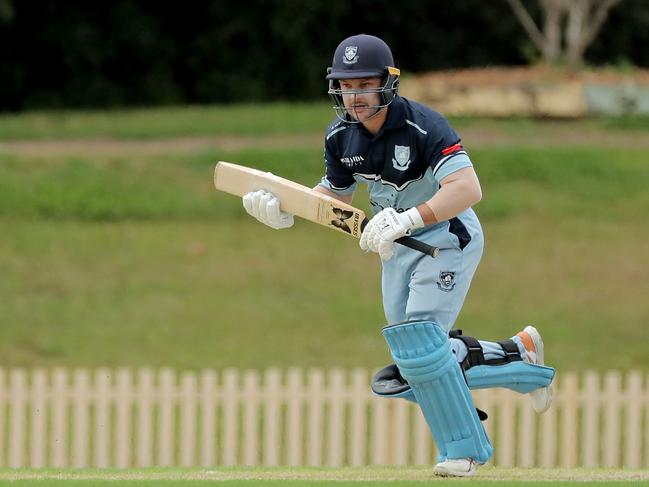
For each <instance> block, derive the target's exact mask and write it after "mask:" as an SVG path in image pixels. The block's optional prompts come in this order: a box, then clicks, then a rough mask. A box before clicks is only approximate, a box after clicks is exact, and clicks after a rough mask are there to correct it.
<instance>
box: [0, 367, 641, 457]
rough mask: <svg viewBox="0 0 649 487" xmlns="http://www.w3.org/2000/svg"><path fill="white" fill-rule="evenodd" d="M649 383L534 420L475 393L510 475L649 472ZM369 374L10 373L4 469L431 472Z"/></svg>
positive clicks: (424, 441) (586, 397) (596, 393)
mask: <svg viewBox="0 0 649 487" xmlns="http://www.w3.org/2000/svg"><path fill="white" fill-rule="evenodd" d="M648 379H649V377H647V374H646V373H643V372H638V371H633V372H629V373H627V374H626V375H622V374H620V373H618V372H614V371H613V372H607V373H605V374H601V375H600V374H598V373H595V372H586V373H584V374H581V375H578V374H574V373H563V374H559V376H558V379H557V381H556V383H555V402H554V404H553V406H552V408H551V409H550V410H549V411H548V412H547V413H545V414H543V415H537V414H535V413H534V412H533V410H532V409H531V407H530V405H529V400H528V398H527V397H526V396H524V395H519V394H515V393H512V392H510V391H506V390H502V389H496V390H482V391H476V392H475V393H474V397H475V399H476V404H477V405H478V406H479V407H480V408H482V409H484V410H486V411H487V412H488V413H489V414H490V418H489V419H488V420H487V421H486V428H487V431H488V433H489V435H490V437H491V439H492V442H493V443H494V445H495V456H494V458H493V460H492V462H493V463H494V464H495V465H500V466H543V467H555V466H561V467H575V466H585V467H597V466H606V467H629V468H639V467H645V468H646V467H649V380H648ZM369 380H370V371H369V370H367V369H353V370H348V371H347V370H340V369H331V370H321V369H309V370H306V371H303V370H301V369H288V370H279V369H268V370H266V371H264V372H263V373H259V372H257V371H239V370H236V369H225V370H223V371H221V373H217V372H216V371H214V370H205V371H202V372H200V373H194V372H183V373H180V374H177V373H176V372H175V371H173V370H170V369H161V370H159V371H154V370H151V369H140V370H137V371H132V370H129V369H118V370H115V371H113V370H108V369H99V370H95V371H92V372H91V371H88V370H84V369H78V370H71V371H68V370H65V369H54V370H52V371H45V370H31V371H28V370H24V369H10V370H3V369H0V467H14V468H18V467H55V468H56V467H148V466H186V467H189V466H215V465H268V466H272V465H330V466H338V465H366V464H430V463H432V462H434V458H435V456H434V455H435V453H436V452H435V448H434V446H433V444H432V441H431V437H430V434H429V432H428V429H427V427H426V424H425V422H424V420H423V418H422V416H421V413H420V412H419V410H418V408H417V407H416V406H415V405H413V404H410V403H408V402H406V401H404V400H389V399H382V398H377V397H374V396H372V394H371V393H370V392H369V387H368V383H369Z"/></svg>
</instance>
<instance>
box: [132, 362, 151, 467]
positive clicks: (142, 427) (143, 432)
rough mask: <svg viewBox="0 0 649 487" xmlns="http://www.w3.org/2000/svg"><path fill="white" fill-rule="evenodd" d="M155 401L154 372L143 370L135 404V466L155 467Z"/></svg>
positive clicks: (139, 376)
mask: <svg viewBox="0 0 649 487" xmlns="http://www.w3.org/2000/svg"><path fill="white" fill-rule="evenodd" d="M154 400H155V392H154V384H153V371H152V370H151V369H148V368H143V369H140V370H139V371H138V379H137V388H136V390H135V403H136V408H137V409H136V411H137V412H136V414H137V416H136V417H137V443H136V447H135V448H136V449H135V466H136V467H151V466H152V465H153V403H154Z"/></svg>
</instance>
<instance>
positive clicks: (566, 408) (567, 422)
mask: <svg viewBox="0 0 649 487" xmlns="http://www.w3.org/2000/svg"><path fill="white" fill-rule="evenodd" d="M560 386H561V389H560V394H561V401H560V403H559V404H560V405H561V408H562V409H561V416H562V418H561V419H562V421H561V426H562V427H561V453H560V456H559V458H561V459H562V462H561V466H562V467H564V468H574V467H575V466H576V465H577V448H578V445H577V438H578V436H577V433H578V423H577V407H578V404H579V403H578V400H579V390H578V388H577V375H576V374H575V373H574V372H569V373H566V374H564V376H563V377H562V380H561V382H560Z"/></svg>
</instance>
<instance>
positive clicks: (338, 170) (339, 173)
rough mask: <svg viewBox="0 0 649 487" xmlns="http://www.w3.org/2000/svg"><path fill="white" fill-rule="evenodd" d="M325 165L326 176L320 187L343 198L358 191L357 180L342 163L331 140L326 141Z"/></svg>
mask: <svg viewBox="0 0 649 487" xmlns="http://www.w3.org/2000/svg"><path fill="white" fill-rule="evenodd" d="M324 164H325V175H324V177H323V178H322V180H321V181H320V183H319V185H320V186H322V187H324V188H326V189H328V190H329V191H333V192H334V193H337V194H339V195H341V196H345V195H349V194H352V193H353V192H354V191H355V190H356V180H355V179H354V176H353V174H352V173H351V171H350V170H349V169H347V167H346V166H345V165H344V164H343V163H342V162H340V158H339V157H338V156H337V155H336V150H335V145H334V143H333V139H331V138H329V139H327V140H325V149H324Z"/></svg>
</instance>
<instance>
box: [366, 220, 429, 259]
mask: <svg viewBox="0 0 649 487" xmlns="http://www.w3.org/2000/svg"><path fill="white" fill-rule="evenodd" d="M368 222H369V220H368V219H367V218H366V219H364V220H363V221H362V222H361V231H363V230H365V227H366V226H367V223H368ZM395 242H397V243H398V244H401V245H405V246H406V247H408V248H411V249H413V250H418V251H419V252H421V253H423V254H426V255H430V256H431V257H433V258H434V257H437V256H438V255H439V249H438V248H437V247H434V246H432V245H429V244H427V243H426V242H422V241H421V240H417V239H416V238H412V237H401V238H398V239H396V240H395Z"/></svg>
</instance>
